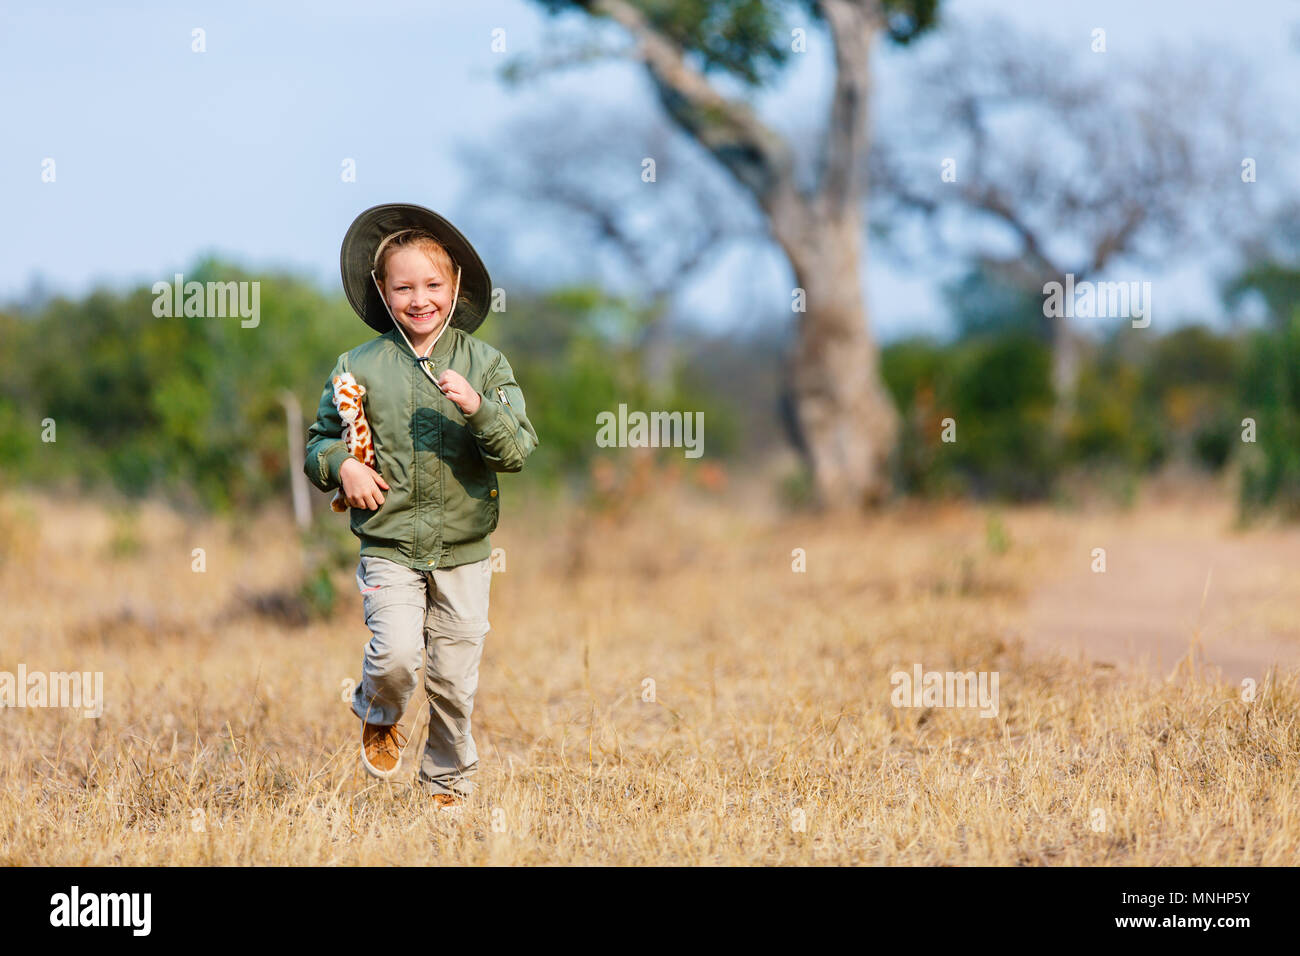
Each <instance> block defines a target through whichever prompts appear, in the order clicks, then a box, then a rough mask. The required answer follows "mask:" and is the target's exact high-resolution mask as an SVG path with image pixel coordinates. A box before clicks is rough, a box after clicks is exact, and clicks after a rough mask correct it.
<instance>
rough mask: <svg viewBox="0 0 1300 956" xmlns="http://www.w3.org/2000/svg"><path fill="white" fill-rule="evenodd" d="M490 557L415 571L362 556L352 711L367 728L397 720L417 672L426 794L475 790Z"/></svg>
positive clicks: (358, 573) (399, 717)
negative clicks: (424, 703)
mask: <svg viewBox="0 0 1300 956" xmlns="http://www.w3.org/2000/svg"><path fill="white" fill-rule="evenodd" d="M491 581H492V566H491V563H490V559H488V558H484V559H483V560H482V561H475V562H473V563H471V564H462V565H460V566H459V567H455V568H443V569H441V570H433V571H415V570H412V569H411V568H407V567H403V566H402V565H400V564H397V563H395V562H393V561H389V560H388V559H387V558H378V557H370V556H363V557H362V558H361V562H360V564H358V565H357V587H358V588H359V589H360V591H361V596H362V598H363V599H364V601H365V614H366V626H367V627H368V628H370V632H371V634H372V635H373V636H372V637H371V640H370V643H369V644H368V645H366V653H365V659H364V662H363V665H362V678H361V683H360V684H358V685H357V689H356V690H355V691H354V692H353V695H352V710H353V712H354V713H355V714H356V715H357V716H358V717H360V718H361V719H362V720H364V721H366V722H367V723H371V724H380V725H388V724H395V723H397V722H398V721H400V720H401V718H402V715H403V714H404V713H405V712H406V705H407V704H408V703H409V702H410V699H411V697H412V696H413V695H414V694H415V689H416V686H417V685H418V684H419V680H420V674H421V672H423V674H424V692H425V696H426V697H427V698H428V701H429V736H428V741H427V742H426V743H425V747H424V756H423V758H422V759H421V761H420V771H419V779H420V781H421V782H422V783H423V784H424V786H425V788H426V789H427V790H428V791H429V792H431V793H460V794H469V793H471V792H473V789H474V784H473V781H472V780H471V779H470V778H471V777H472V776H473V774H474V772H475V771H476V770H477V769H478V752H477V751H476V750H475V748H474V738H473V737H471V736H470V725H469V720H470V714H471V712H472V711H473V710H474V692H475V691H476V690H477V689H478V665H479V661H480V660H481V659H482V656H483V642H484V639H485V638H486V637H487V632H488V631H489V630H490V629H491V625H490V624H488V594H489V591H490V585H491Z"/></svg>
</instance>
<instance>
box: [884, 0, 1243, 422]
mask: <svg viewBox="0 0 1300 956" xmlns="http://www.w3.org/2000/svg"><path fill="white" fill-rule="evenodd" d="M931 52H932V54H933V55H931V56H929V57H927V58H924V59H918V60H915V61H913V63H912V64H909V65H910V66H911V67H912V70H911V73H910V75H909V78H908V82H906V83H905V84H903V86H904V88H905V89H907V90H908V91H909V93H908V96H906V97H904V98H903V99H902V100H901V101H900V106H899V109H898V111H897V113H896V114H895V115H894V116H893V117H891V118H882V121H881V131H882V145H881V146H880V147H879V148H877V149H876V150H875V151H874V152H873V153H872V155H871V157H870V166H871V175H872V181H873V186H874V193H873V197H872V201H873V204H875V205H874V208H873V215H874V216H875V217H877V219H878V220H879V221H886V222H890V223H891V224H892V225H893V226H894V230H893V231H894V234H895V236H896V237H903V238H906V237H907V236H908V231H907V230H906V228H904V225H903V224H904V223H905V222H906V221H907V219H908V214H909V213H913V214H918V216H919V219H920V221H921V222H922V223H923V225H924V227H925V228H924V229H923V230H922V231H921V234H922V235H923V236H924V237H925V239H926V240H927V242H926V249H925V251H924V252H923V253H922V257H923V258H925V259H926V260H927V261H928V262H929V263H930V264H932V263H933V262H934V261H935V259H936V258H939V259H941V260H942V259H947V260H954V259H955V260H957V261H960V262H964V263H973V264H974V265H976V267H977V268H978V269H979V270H980V271H982V272H984V273H986V274H988V275H991V276H993V277H996V278H998V279H1000V280H1001V281H1003V282H1005V283H1007V284H1008V285H1010V286H1011V287H1013V288H1016V289H1019V290H1021V291H1022V292H1024V293H1026V294H1028V295H1032V296H1036V297H1042V296H1043V294H1044V291H1045V289H1044V287H1045V285H1046V284H1047V283H1049V282H1054V281H1062V280H1063V279H1064V277H1065V276H1066V275H1067V274H1069V275H1073V276H1074V279H1075V281H1076V282H1078V281H1081V280H1084V279H1090V278H1095V277H1096V276H1097V275H1098V274H1099V273H1101V272H1102V271H1103V270H1105V269H1106V268H1107V267H1110V266H1112V265H1113V264H1115V263H1117V262H1119V261H1121V260H1122V261H1124V262H1126V263H1129V264H1132V265H1133V266H1135V267H1137V268H1147V269H1164V268H1166V267H1167V266H1168V264H1169V262H1170V260H1171V259H1173V258H1175V257H1177V256H1180V255H1186V254H1187V253H1189V252H1190V251H1192V250H1193V249H1195V248H1196V247H1197V246H1198V244H1203V243H1205V242H1206V241H1207V240H1209V241H1213V242H1222V240H1223V239H1224V238H1225V234H1226V233H1228V232H1231V231H1233V230H1234V229H1236V227H1237V224H1238V223H1240V222H1242V220H1243V218H1244V219H1247V220H1248V219H1249V218H1250V213H1249V209H1250V205H1251V203H1252V200H1253V199H1254V194H1253V193H1252V192H1251V191H1250V189H1249V188H1247V187H1246V185H1245V184H1244V183H1243V182H1242V177H1241V172H1242V165H1241V164H1242V161H1243V157H1246V156H1248V155H1249V152H1248V151H1249V149H1250V144H1251V143H1252V142H1253V141H1254V137H1253V136H1252V135H1251V130H1252V128H1254V129H1255V130H1256V131H1258V130H1259V129H1262V128H1265V126H1266V124H1264V125H1261V124H1260V120H1259V118H1258V116H1256V117H1252V116H1251V115H1250V114H1251V113H1252V112H1254V111H1253V110H1252V109H1251V103H1252V99H1251V97H1249V96H1247V95H1246V92H1247V91H1248V90H1249V82H1248V74H1247V73H1246V71H1245V70H1244V69H1243V68H1242V67H1241V65H1240V64H1236V63H1233V62H1232V61H1231V60H1230V58H1229V57H1227V56H1226V55H1225V54H1224V53H1223V52H1222V51H1216V52H1215V55H1214V57H1213V68H1212V69H1207V68H1206V65H1205V64H1206V58H1205V57H1204V56H1202V55H1198V54H1196V53H1195V52H1191V53H1189V52H1188V51H1182V53H1181V55H1175V54H1172V53H1166V54H1162V55H1159V56H1157V57H1154V58H1150V59H1147V60H1146V61H1144V62H1142V63H1140V64H1137V65H1132V63H1131V61H1126V60H1121V59H1119V58H1118V57H1117V55H1116V54H1112V53H1094V52H1092V50H1091V47H1090V45H1089V37H1088V36H1086V35H1081V36H1080V37H1079V38H1078V40H1077V42H1076V43H1074V44H1073V45H1070V46H1067V45H1065V44H1063V43H1062V42H1060V41H1048V40H1046V39H1044V38H1042V37H1033V36H1028V35H1026V34H1023V33H1021V32H1018V31H1017V30H1015V29H1014V28H1012V27H1010V26H1009V25H1007V24H1006V23H1004V22H1000V21H991V22H986V23H984V24H980V25H969V24H967V25H960V26H953V25H951V24H949V25H948V27H947V29H945V31H944V35H943V37H942V41H941V42H939V43H938V44H936V45H935V47H934V49H933V51H931ZM945 163H948V165H947V166H946V169H947V171H948V172H949V173H950V174H951V175H949V176H948V177H947V178H946V179H945V177H944V176H943V171H944V169H945V165H944V164H945ZM900 245H905V243H900ZM895 248H898V246H896V247H895ZM915 254H916V253H915V250H913V251H912V252H911V253H910V255H915ZM1045 311H1046V310H1045ZM1043 322H1044V332H1045V334H1046V336H1047V338H1048V339H1049V340H1050V342H1051V344H1052V351H1053V382H1054V385H1055V387H1056V390H1057V394H1058V397H1059V398H1060V400H1061V403H1062V406H1063V407H1068V405H1069V402H1070V400H1071V398H1072V395H1073V391H1074V387H1075V382H1076V378H1077V372H1078V360H1079V341H1080V340H1079V336H1078V333H1077V330H1076V329H1074V328H1072V325H1071V322H1070V320H1069V319H1068V318H1065V317H1064V316H1059V315H1054V316H1048V315H1046V314H1045V315H1044V319H1043Z"/></svg>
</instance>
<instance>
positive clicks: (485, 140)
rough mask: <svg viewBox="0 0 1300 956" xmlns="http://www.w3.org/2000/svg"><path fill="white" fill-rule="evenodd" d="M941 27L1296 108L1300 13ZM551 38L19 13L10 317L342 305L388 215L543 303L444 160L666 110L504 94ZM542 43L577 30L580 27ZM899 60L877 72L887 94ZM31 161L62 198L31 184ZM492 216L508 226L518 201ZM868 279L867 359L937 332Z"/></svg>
mask: <svg viewBox="0 0 1300 956" xmlns="http://www.w3.org/2000/svg"><path fill="white" fill-rule="evenodd" d="M944 9H945V10H946V11H947V12H948V13H949V14H952V15H957V16H961V17H979V16H981V15H984V14H1000V15H1001V16H1003V17H1005V18H1007V19H1009V20H1010V21H1012V22H1013V23H1015V24H1016V25H1019V26H1024V27H1027V28H1031V29H1035V30H1040V31H1043V32H1045V33H1050V34H1052V35H1055V36H1060V37H1066V38H1073V37H1081V38H1084V40H1083V41H1082V42H1086V38H1087V36H1088V35H1089V33H1090V31H1091V30H1092V28H1093V27H1095V26H1102V27H1104V28H1105V29H1106V30H1107V37H1108V44H1109V46H1110V48H1111V49H1112V50H1115V51H1116V52H1119V53H1124V54H1128V53H1130V52H1131V53H1132V54H1133V55H1138V56H1141V55H1142V51H1144V50H1154V49H1156V48H1157V47H1158V46H1160V45H1162V44H1178V43H1181V42H1183V41H1187V40H1192V39H1199V40H1201V41H1203V42H1204V43H1205V44H1208V45H1209V46H1210V48H1215V47H1218V48H1227V49H1233V50H1236V51H1238V53H1243V52H1248V53H1249V56H1250V58H1251V60H1252V61H1253V62H1255V64H1256V65H1257V66H1258V67H1260V68H1262V69H1263V70H1264V71H1265V72H1266V73H1267V74H1268V75H1269V77H1270V81H1271V82H1272V83H1275V84H1276V87H1277V89H1278V90H1294V89H1300V43H1297V36H1300V32H1297V31H1300V4H1297V3H1295V2H1294V0H1243V2H1239V3H1236V4H1233V5H1231V6H1230V7H1225V5H1224V4H1222V3H1221V2H1215V0H1190V2H1189V0H1143V2H1141V3H1135V2H1133V0H1093V2H1089V3H1062V2H1030V0H1023V2H1019V0H1001V2H992V0H949V2H948V3H947V4H946V5H945V8H944ZM1225 9H1229V10H1231V15H1230V16H1229V15H1225V12H1224V11H1225ZM548 24H549V29H551V30H553V29H555V28H556V26H557V25H556V24H555V22H554V21H550V20H548V18H547V17H545V16H544V15H543V14H542V13H541V12H540V8H538V7H537V6H535V5H534V4H530V3H525V2H517V0H481V2H474V3H427V2H423V3H420V2H385V0H374V2H369V3H364V4H358V3H341V2H335V0H321V2H311V3H307V2H285V3H258V2H247V0H243V2H220V3H217V2H212V3H186V2H157V3H139V2H137V3H118V4H112V5H101V4H98V3H91V2H85V3H79V4H78V3H62V4H61V3H52V4H41V5H31V6H19V5H12V6H11V7H10V8H9V9H7V10H6V12H5V14H4V20H3V27H2V28H0V123H2V124H3V128H4V130H5V145H4V148H3V149H2V150H0V221H3V223H4V225H5V228H4V229H3V231H2V232H0V252H3V255H0V300H7V299H12V298H14V297H16V296H18V295H20V294H21V293H22V292H23V290H24V289H26V288H27V286H28V284H29V283H30V282H31V281H32V278H33V276H34V275H36V274H37V273H39V274H40V275H41V276H42V278H43V280H44V282H45V283H46V284H47V285H48V286H49V287H50V288H51V289H52V290H55V291H59V292H64V293H66V294H70V295H76V294H79V293H82V292H84V291H86V290H87V289H88V288H90V287H91V286H92V285H96V284H111V285H114V286H119V287H120V286H123V285H125V284H128V283H132V282H142V283H152V282H154V281H157V280H158V279H170V277H171V275H172V274H173V273H174V272H176V271H182V270H184V268H185V267H186V266H187V265H188V264H190V263H191V262H193V260H194V258H195V257H196V256H197V255H199V254H201V253H205V252H215V253H218V254H221V255H223V256H227V257H230V258H232V259H235V260H236V261H239V262H241V263H242V264H244V265H246V266H247V267H249V268H250V269H253V270H257V269H262V268H269V267H285V268H290V269H293V270H296V271H298V272H301V273H302V274H304V275H307V276H309V277H312V278H314V279H315V280H316V281H318V282H319V283H320V284H321V285H322V287H324V288H326V289H329V290H338V289H339V278H338V265H337V263H338V244H339V240H340V239H341V238H342V235H343V231H344V230H345V229H346V227H347V225H348V223H349V222H350V221H351V219H352V218H353V216H355V215H356V213H357V212H359V211H360V210H361V209H363V208H365V207H367V206H369V205H372V204H374V203H377V202H387V201H394V200H403V201H413V202H419V203H422V204H424V205H429V206H432V207H433V208H435V209H438V210H439V211H442V212H444V213H446V214H447V215H448V216H450V217H451V218H452V219H453V220H454V221H456V222H457V223H458V224H459V225H460V226H461V227H462V228H463V229H464V230H465V231H466V232H467V233H468V234H469V236H470V237H471V239H473V240H474V241H475V242H476V243H479V245H480V252H481V253H483V255H484V257H485V258H486V259H487V260H488V264H489V267H490V268H492V270H493V272H494V279H496V280H497V281H498V282H500V281H501V279H500V278H499V275H501V274H504V275H505V276H506V277H508V278H511V279H519V280H527V281H529V282H532V283H536V284H540V285H546V284H548V283H550V282H553V281H559V280H560V279H564V278H575V277H577V274H580V273H581V264H582V262H583V261H584V258H585V257H584V256H582V255H581V254H580V253H581V250H579V254H577V255H573V254H570V255H569V256H567V257H566V258H564V259H563V260H562V261H561V260H557V259H556V257H555V256H554V255H552V251H553V250H554V249H555V248H557V246H562V245H563V244H564V243H566V242H572V241H573V237H572V236H571V235H569V234H566V233H564V232H562V231H560V229H559V226H558V225H556V226H555V228H551V224H550V223H549V222H548V220H547V219H546V218H545V217H541V218H539V217H538V214H537V212H536V210H535V209H533V208H530V207H528V206H525V205H522V204H521V205H520V206H519V211H518V214H517V216H515V215H513V214H512V215H511V217H510V221H515V220H517V221H518V228H517V233H518V235H517V236H514V235H512V236H511V237H510V238H509V239H507V238H506V237H504V236H503V235H502V229H503V228H505V229H506V230H507V231H509V232H512V233H513V232H515V231H516V227H515V226H512V225H506V226H505V227H503V226H502V224H501V221H500V220H499V219H498V220H493V221H491V222H489V221H488V219H486V218H485V216H484V214H483V211H482V210H483V209H485V208H486V204H481V203H480V200H481V199H484V198H488V197H483V196H480V195H478V194H477V191H476V190H474V189H473V188H472V184H473V177H472V176H469V175H467V170H466V169H465V168H464V164H463V161H462V159H461V157H460V155H459V153H458V150H459V148H460V147H461V146H464V145H479V146H482V147H485V148H489V149H509V148H510V144H509V143H508V142H505V141H503V137H504V136H505V135H506V131H507V130H508V129H509V128H510V124H511V123H512V122H513V121H515V120H518V119H520V118H527V117H529V116H534V115H538V114H546V113H550V112H552V111H554V109H555V107H556V105H557V104H563V103H572V104H574V109H575V111H579V110H589V109H594V110H596V111H597V113H599V111H600V110H602V109H603V110H612V111H618V112H620V113H621V114H623V115H627V116H633V117H635V116H640V115H644V116H649V115H652V114H653V113H655V112H657V111H658V105H657V103H656V102H655V100H654V99H653V97H652V95H651V93H650V91H649V89H648V87H647V85H646V83H645V80H644V77H643V75H642V74H641V71H640V68H639V67H636V66H634V65H631V64H622V63H614V64H607V65H603V66H598V67H593V68H586V69H580V70H574V71H570V72H567V73H564V74H562V75H559V76H555V77H553V78H547V79H544V80H541V81H538V82H535V83H532V84H530V85H529V86H528V87H526V88H524V89H522V90H520V89H510V88H508V87H507V86H506V85H505V84H504V83H503V82H502V81H501V80H500V79H499V78H498V76H497V73H498V71H499V69H500V67H501V65H502V64H503V62H504V61H505V57H503V56H502V55H501V54H499V53H495V52H493V51H492V50H491V48H490V43H491V40H492V31H493V30H494V29H498V28H500V29H503V30H504V31H505V39H506V44H507V52H508V53H510V54H514V53H517V52H522V51H525V50H535V51H539V52H544V51H546V50H547V49H549V48H550V47H549V46H548V43H547V37H548V36H549V34H548ZM558 26H559V27H561V28H565V29H567V30H569V31H573V30H575V29H577V28H580V27H581V26H582V21H581V20H577V19H574V20H572V21H571V22H566V21H562V22H561V23H560V24H559V25H558ZM196 27H199V28H202V29H203V30H204V31H205V33H206V44H207V51H206V52H205V53H202V54H196V53H193V52H192V51H191V43H192V39H191V31H192V30H193V29H194V28H196ZM812 52H813V53H814V54H815V53H816V52H817V51H816V49H815V48H814V49H813V51H812ZM905 55H906V54H897V53H892V52H886V53H883V54H882V56H881V57H880V58H879V59H878V62H877V77H878V87H879V88H880V89H881V90H883V91H887V90H888V88H889V83H888V81H889V77H890V75H891V74H892V73H893V72H894V71H895V70H896V69H897V63H898V60H899V57H900V56H905ZM829 66H830V64H829V62H828V60H827V58H826V57H825V56H817V55H810V56H806V57H801V58H796V63H795V66H794V67H793V68H792V69H790V70H789V71H787V73H786V74H784V75H783V76H782V78H781V81H780V82H779V84H778V85H777V86H776V87H774V88H772V89H770V90H766V91H764V92H763V93H762V94H761V95H760V96H758V97H757V99H756V102H757V104H758V106H759V109H760V112H761V114H762V115H763V116H764V118H765V119H766V120H767V121H768V122H770V123H771V124H772V125H773V126H775V127H777V128H779V129H783V130H794V129H796V128H797V125H796V124H798V123H799V122H801V121H804V120H805V118H806V117H807V116H809V115H813V114H816V113H819V112H820V111H821V110H822V108H823V104H824V102H825V99H826V96H827V91H828V89H829V82H830V70H829ZM1212 68H1213V64H1212V63H1207V69H1212ZM426 94H427V95H426ZM882 95H887V93H886V94H882ZM1282 101H1283V102H1287V101H1286V100H1285V99H1283V100H1282ZM47 157H49V158H53V159H54V160H55V163H56V171H57V181H56V182H55V183H43V182H41V168H42V161H43V160H44V159H45V158H47ZM344 158H352V159H355V161H356V164H357V171H358V176H357V182H355V183H345V182H342V181H341V180H340V169H341V165H340V164H341V163H342V161H343V160H344ZM494 198H496V199H497V200H498V202H497V205H498V206H499V205H500V203H502V202H504V203H505V204H506V206H507V209H509V206H510V203H511V202H512V201H513V200H512V199H511V198H510V197H508V196H507V197H504V198H502V197H494ZM480 236H482V237H484V238H483V239H480V238H479V237H480ZM507 246H508V248H507ZM575 263H576V265H575ZM869 266H870V268H869V271H868V273H867V275H868V280H867V282H866V288H867V292H868V296H869V302H870V305H871V311H872V316H873V321H874V323H875V325H876V327H877V328H878V329H879V330H880V332H881V334H882V336H883V337H885V338H892V337H896V336H898V335H902V334H906V333H908V332H912V331H941V329H942V327H943V322H942V314H941V313H942V309H941V307H940V305H939V300H938V299H937V297H936V295H935V290H934V288H933V285H932V283H931V282H930V281H929V280H928V279H927V278H926V277H925V276H919V275H912V274H909V273H907V272H904V271H902V270H900V269H898V268H896V267H894V266H892V265H891V264H889V263H887V262H883V261H877V259H876V258H875V257H873V258H872V259H871V260H870V263H869ZM1170 275H1171V276H1176V277H1178V278H1179V281H1177V282H1170V283H1168V285H1169V288H1171V289H1175V290H1177V292H1178V294H1177V295H1176V296H1173V297H1172V298H1171V299H1170V300H1167V301H1166V303H1165V308H1166V309H1167V310H1171V311H1187V312H1194V311H1201V312H1204V307H1203V304H1204V303H1205V302H1208V301H1209V299H1210V297H1212V295H1213V286H1212V285H1211V284H1210V280H1211V278H1212V277H1211V276H1210V275H1209V272H1208V270H1207V268H1206V266H1205V264H1203V263H1171V272H1170ZM789 286H790V281H789V276H788V273H787V272H786V271H785V267H784V265H783V261H782V259H781V257H780V256H779V255H778V254H777V253H776V252H775V251H773V250H772V249H771V248H767V249H764V248H763V247H762V246H761V245H750V246H748V247H746V248H743V249H736V250H733V251H732V252H731V253H730V254H729V255H726V256H724V257H721V258H720V259H719V260H718V261H717V262H716V263H714V264H713V265H712V266H711V267H710V268H706V269H705V270H704V271H702V272H701V273H699V274H698V276H697V277H696V278H695V280H694V281H693V282H692V283H691V284H690V286H689V287H688V288H685V289H683V290H682V297H681V299H680V304H681V308H682V310H683V312H685V313H689V314H690V315H691V316H692V317H694V319H695V320H697V321H699V322H700V323H701V324H703V325H705V326H713V327H718V328H722V327H726V326H731V325H733V324H735V323H737V322H744V321H746V315H747V314H748V310H751V309H761V308H762V307H763V305H764V303H767V302H772V303H777V302H780V303H788V301H789V292H788V290H789ZM779 308H780V306H779V305H774V306H773V310H772V314H773V315H776V314H777V310H778V309H779ZM786 308H788V305H787V306H786Z"/></svg>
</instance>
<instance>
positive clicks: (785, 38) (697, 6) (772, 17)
mask: <svg viewBox="0 0 1300 956" xmlns="http://www.w3.org/2000/svg"><path fill="white" fill-rule="evenodd" d="M538 2H539V3H540V4H541V6H542V7H543V8H545V10H546V11H547V12H548V13H550V14H557V13H560V12H562V11H565V10H575V9H578V10H590V9H591V7H592V4H591V3H590V0H538ZM632 6H634V7H636V8H638V9H639V10H640V11H641V12H642V13H643V14H644V15H645V17H646V20H648V21H649V22H650V24H652V25H653V26H654V27H655V28H656V29H657V30H659V32H661V33H663V34H664V35H665V36H667V37H668V38H669V39H671V40H672V41H674V42H675V43H677V44H678V45H680V46H681V48H682V49H683V50H685V51H687V52H688V53H693V54H695V55H696V56H697V57H698V59H699V64H700V69H702V70H703V71H704V72H706V73H709V72H725V73H728V74H730V75H731V76H733V77H735V78H736V79H738V80H740V81H741V82H743V83H745V84H746V85H747V86H751V87H754V86H760V85H762V84H765V83H768V82H770V81H771V80H772V79H773V78H774V76H775V74H776V73H777V72H778V71H779V70H780V68H781V67H782V66H783V65H784V64H785V63H786V61H787V60H788V59H789V57H790V53H791V47H790V28H791V25H792V24H796V23H800V22H802V21H803V20H804V19H805V18H807V20H810V21H818V22H822V21H824V19H825V18H824V16H823V14H822V11H821V6H820V4H818V3H816V2H814V0H798V2H790V0H784V2H782V0H639V2H637V0H633V3H632ZM883 8H884V11H885V27H886V30H887V32H888V34H889V37H890V38H891V39H892V40H894V41H895V42H897V43H908V42H910V41H911V40H912V39H914V38H915V37H917V36H919V35H920V34H921V33H923V32H925V31H926V30H928V29H929V28H930V27H932V26H934V24H935V22H936V20H937V18H938V9H939V0H884V3H883Z"/></svg>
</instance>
